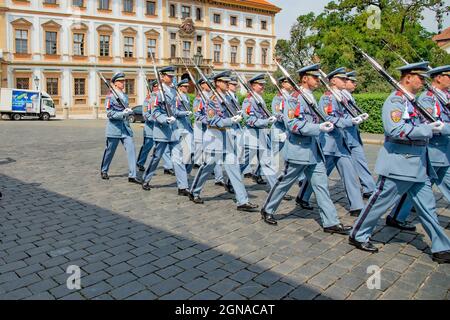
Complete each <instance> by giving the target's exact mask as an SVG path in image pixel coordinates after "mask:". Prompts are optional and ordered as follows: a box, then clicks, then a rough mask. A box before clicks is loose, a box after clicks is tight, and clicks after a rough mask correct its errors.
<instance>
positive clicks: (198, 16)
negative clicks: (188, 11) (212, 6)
mask: <svg viewBox="0 0 450 320" xmlns="http://www.w3.org/2000/svg"><path fill="white" fill-rule="evenodd" d="M195 19H196V20H197V21H200V20H202V9H201V8H197V9H195Z"/></svg>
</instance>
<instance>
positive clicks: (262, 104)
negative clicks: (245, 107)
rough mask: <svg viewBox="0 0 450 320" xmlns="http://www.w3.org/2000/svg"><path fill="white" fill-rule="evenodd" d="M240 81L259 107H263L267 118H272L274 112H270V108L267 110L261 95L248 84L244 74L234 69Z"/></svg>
mask: <svg viewBox="0 0 450 320" xmlns="http://www.w3.org/2000/svg"><path fill="white" fill-rule="evenodd" d="M232 71H233V72H234V73H235V74H236V76H237V78H238V80H239V82H240V83H241V84H242V86H243V87H244V88H245V90H246V91H247V92H248V93H250V95H251V96H252V97H253V99H255V102H256V104H257V105H258V107H259V108H261V110H262V111H263V112H264V114H265V115H266V117H267V118H270V117H271V116H272V114H271V113H270V111H269V110H267V107H266V106H265V105H264V103H263V102H262V101H261V100H260V99H259V97H258V96H257V95H256V93H255V92H254V91H253V89H252V88H250V86H249V85H248V84H247V81H245V80H244V79H243V78H242V76H241V75H240V74H239V73H237V72H236V71H235V70H232Z"/></svg>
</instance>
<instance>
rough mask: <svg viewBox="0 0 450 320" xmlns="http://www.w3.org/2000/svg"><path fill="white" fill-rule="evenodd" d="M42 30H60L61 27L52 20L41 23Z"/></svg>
mask: <svg viewBox="0 0 450 320" xmlns="http://www.w3.org/2000/svg"><path fill="white" fill-rule="evenodd" d="M42 28H45V29H60V28H61V25H60V24H59V23H57V22H55V21H54V20H50V21H47V22H46V23H43V24H42Z"/></svg>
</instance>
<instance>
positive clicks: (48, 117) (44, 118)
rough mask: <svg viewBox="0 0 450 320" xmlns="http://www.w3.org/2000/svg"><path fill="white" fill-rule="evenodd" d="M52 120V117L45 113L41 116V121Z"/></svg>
mask: <svg viewBox="0 0 450 320" xmlns="http://www.w3.org/2000/svg"><path fill="white" fill-rule="evenodd" d="M49 119H50V115H49V114H48V113H47V112H45V113H43V114H42V115H41V120H44V121H48V120H49Z"/></svg>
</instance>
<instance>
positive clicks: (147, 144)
mask: <svg viewBox="0 0 450 320" xmlns="http://www.w3.org/2000/svg"><path fill="white" fill-rule="evenodd" d="M150 87H151V88H152V93H151V94H147V96H146V98H145V100H144V103H143V104H142V113H143V117H144V120H145V123H144V143H143V144H142V147H141V149H140V151H139V155H138V160H137V163H136V165H137V167H138V169H139V171H145V162H146V161H147V157H148V154H149V153H150V150H151V149H152V148H153V145H154V143H153V126H154V121H153V118H152V110H153V108H154V106H155V101H156V94H157V92H158V82H157V81H156V80H153V81H151V82H150ZM162 159H163V161H164V165H163V166H164V173H165V174H171V175H172V174H174V173H173V169H172V168H173V165H172V160H171V159H170V152H169V148H166V150H165V151H164V153H163V156H162Z"/></svg>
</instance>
